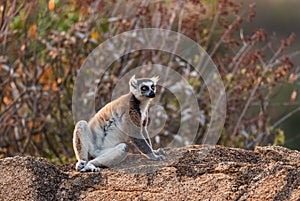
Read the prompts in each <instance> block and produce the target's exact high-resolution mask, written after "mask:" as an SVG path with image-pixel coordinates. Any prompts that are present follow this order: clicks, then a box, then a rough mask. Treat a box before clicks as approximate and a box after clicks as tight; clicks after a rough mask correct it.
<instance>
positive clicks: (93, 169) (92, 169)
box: [80, 163, 100, 172]
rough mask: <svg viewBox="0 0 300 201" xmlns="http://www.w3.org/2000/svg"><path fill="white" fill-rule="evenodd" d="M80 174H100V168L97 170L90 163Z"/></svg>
mask: <svg viewBox="0 0 300 201" xmlns="http://www.w3.org/2000/svg"><path fill="white" fill-rule="evenodd" d="M80 172H100V168H97V167H96V166H95V165H93V164H91V163H88V164H87V165H86V166H85V167H84V168H82V169H81V170H80Z"/></svg>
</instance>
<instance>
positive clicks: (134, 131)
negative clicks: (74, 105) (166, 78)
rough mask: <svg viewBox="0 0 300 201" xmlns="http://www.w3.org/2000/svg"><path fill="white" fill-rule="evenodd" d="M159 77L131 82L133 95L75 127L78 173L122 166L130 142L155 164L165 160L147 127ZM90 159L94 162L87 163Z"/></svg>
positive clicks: (101, 110) (125, 96) (109, 105)
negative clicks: (102, 167) (117, 165)
mask: <svg viewBox="0 0 300 201" xmlns="http://www.w3.org/2000/svg"><path fill="white" fill-rule="evenodd" d="M158 79H159V78H158V77H152V78H142V79H136V78H135V75H134V76H132V77H131V79H130V81H129V87H130V92H129V93H128V94H125V95H123V96H121V97H119V98H118V99H116V100H114V101H112V102H110V103H108V104H107V105H105V106H104V107H103V108H102V109H100V110H99V111H98V112H97V113H96V114H95V116H94V117H92V118H91V119H90V120H89V122H87V121H84V120H81V121H79V122H77V124H76V125H75V129H74V133H73V148H74V151H75V155H76V159H77V161H78V162H77V163H76V167H75V168H76V170H77V171H81V172H87V171H92V172H99V171H100V168H99V167H100V166H107V167H111V166H113V165H116V164H118V163H120V162H121V161H122V160H123V159H124V158H125V157H126V156H127V153H128V151H129V146H128V141H129V140H130V141H131V142H132V143H133V144H134V145H135V146H136V147H137V148H138V150H139V151H140V152H141V153H142V154H144V155H145V156H146V157H148V158H149V159H152V160H165V153H164V151H163V150H162V149H158V150H153V149H152V145H151V141H150V139H149V135H148V137H147V138H146V137H144V136H145V134H148V132H147V129H146V126H147V121H148V109H149V103H150V102H151V100H152V99H153V98H154V97H155V94H156V84H157V82H158ZM89 157H91V158H92V160H90V161H88V159H89Z"/></svg>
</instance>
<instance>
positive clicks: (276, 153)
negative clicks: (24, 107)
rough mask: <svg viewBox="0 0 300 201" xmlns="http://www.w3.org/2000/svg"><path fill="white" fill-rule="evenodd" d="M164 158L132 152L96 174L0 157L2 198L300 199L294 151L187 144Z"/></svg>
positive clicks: (42, 161)
mask: <svg viewBox="0 0 300 201" xmlns="http://www.w3.org/2000/svg"><path fill="white" fill-rule="evenodd" d="M167 157H168V160H167V161H163V162H155V161H149V160H147V159H144V158H143V157H142V156H136V155H131V156H128V158H127V159H126V161H124V162H123V163H122V166H119V167H114V168H109V169H108V168H106V169H101V172H100V173H78V172H75V171H73V169H74V164H72V165H65V166H60V167H57V166H55V165H53V164H51V163H49V162H47V161H46V160H45V159H41V158H34V157H13V158H5V159H1V160H0V169H1V175H0V200H218V201H219V200H280V201H281V200H300V199H299V198H300V168H299V167H300V153H299V152H297V151H292V150H289V149H286V148H282V147H257V148H256V149H255V150H254V151H247V150H243V149H234V148H225V147H221V146H190V147H185V148H178V149H172V150H167Z"/></svg>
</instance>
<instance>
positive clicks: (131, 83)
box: [129, 75, 137, 88]
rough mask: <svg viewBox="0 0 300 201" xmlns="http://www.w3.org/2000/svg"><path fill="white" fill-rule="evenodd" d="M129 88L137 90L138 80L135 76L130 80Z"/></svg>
mask: <svg viewBox="0 0 300 201" xmlns="http://www.w3.org/2000/svg"><path fill="white" fill-rule="evenodd" d="M129 86H131V87H133V88H136V87H137V80H136V79H135V75H133V76H132V77H131V78H130V80H129Z"/></svg>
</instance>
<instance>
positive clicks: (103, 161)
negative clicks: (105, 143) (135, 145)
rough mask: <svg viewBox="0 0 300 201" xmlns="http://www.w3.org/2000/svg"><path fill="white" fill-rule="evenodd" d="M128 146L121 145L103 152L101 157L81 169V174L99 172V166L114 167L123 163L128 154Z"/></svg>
mask: <svg viewBox="0 0 300 201" xmlns="http://www.w3.org/2000/svg"><path fill="white" fill-rule="evenodd" d="M128 150H129V148H128V145H127V144H126V143H120V144H118V145H117V146H115V147H113V148H107V149H104V150H101V151H100V152H99V155H98V156H97V157H96V158H94V159H93V160H91V161H89V162H88V163H87V164H86V166H85V167H84V168H83V169H81V172H99V171H100V168H97V166H106V167H112V166H114V165H116V164H119V163H120V162H121V161H123V160H124V159H125V158H126V156H127V154H128Z"/></svg>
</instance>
